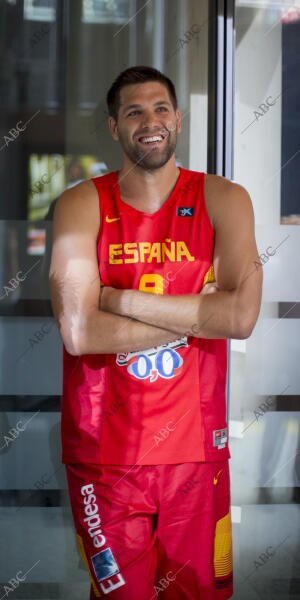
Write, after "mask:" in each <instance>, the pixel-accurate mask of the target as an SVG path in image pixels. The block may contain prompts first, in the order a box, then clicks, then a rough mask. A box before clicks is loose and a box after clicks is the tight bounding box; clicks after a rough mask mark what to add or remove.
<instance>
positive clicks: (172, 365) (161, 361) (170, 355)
mask: <svg viewBox="0 0 300 600" xmlns="http://www.w3.org/2000/svg"><path fill="white" fill-rule="evenodd" d="M182 363H183V359H182V357H181V356H180V354H178V352H176V350H173V349H172V348H164V349H163V350H160V351H159V352H157V353H156V354H153V355H152V356H148V355H147V354H139V355H138V356H137V357H136V359H135V360H134V361H133V362H131V363H130V365H129V366H128V368H127V370H128V373H130V374H131V375H133V376H134V377H136V378H137V379H148V378H149V379H150V382H151V383H152V382H153V381H156V380H157V379H158V377H162V378H163V379H171V378H172V377H175V376H176V375H177V374H178V373H177V371H178V369H179V368H180V367H181V365H182Z"/></svg>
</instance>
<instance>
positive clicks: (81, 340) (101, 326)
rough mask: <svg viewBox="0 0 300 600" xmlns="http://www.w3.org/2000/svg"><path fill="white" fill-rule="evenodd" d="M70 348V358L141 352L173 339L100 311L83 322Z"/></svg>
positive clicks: (171, 334)
mask: <svg viewBox="0 0 300 600" xmlns="http://www.w3.org/2000/svg"><path fill="white" fill-rule="evenodd" d="M80 331H81V333H80V334H79V335H77V339H78V343H75V344H74V348H75V350H74V352H72V353H74V354H114V353H117V352H130V351H136V350H145V349H147V348H152V347H153V346H158V345H161V344H166V343H168V342H172V341H173V340H175V339H177V338H178V337H179V336H177V335H176V334H175V333H174V332H173V331H167V330H166V329H164V328H159V327H156V326H152V325H148V324H145V323H141V322H139V321H137V320H134V319H132V318H127V317H124V316H119V315H114V314H111V313H109V312H105V311H102V310H98V311H96V310H95V311H94V312H92V313H91V314H90V315H89V317H88V318H87V319H86V322H85V324H84V326H83V327H81V328H80Z"/></svg>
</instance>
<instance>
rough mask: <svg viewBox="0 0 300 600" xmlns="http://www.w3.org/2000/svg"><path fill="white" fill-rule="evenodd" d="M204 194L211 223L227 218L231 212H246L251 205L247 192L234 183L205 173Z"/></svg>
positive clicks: (219, 176)
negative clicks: (219, 218) (220, 218)
mask: <svg viewBox="0 0 300 600" xmlns="http://www.w3.org/2000/svg"><path fill="white" fill-rule="evenodd" d="M204 194H205V203H206V208H207V211H208V214H209V217H210V219H211V221H212V223H215V222H216V220H217V219H218V217H222V218H223V217H226V215H227V216H228V218H229V214H230V213H231V211H235V210H236V209H237V210H238V211H243V210H244V209H245V210H246V209H247V207H248V206H249V205H251V199H250V196H249V194H248V192H247V190H246V189H245V188H244V187H243V186H242V185H241V184H239V183H237V182H236V181H233V180H231V179H227V178H226V177H222V176H221V175H214V174H211V173H205V180H204Z"/></svg>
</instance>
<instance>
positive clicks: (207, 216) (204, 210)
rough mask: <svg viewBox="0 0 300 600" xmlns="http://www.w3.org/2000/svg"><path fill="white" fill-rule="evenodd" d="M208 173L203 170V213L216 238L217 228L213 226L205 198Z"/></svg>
mask: <svg viewBox="0 0 300 600" xmlns="http://www.w3.org/2000/svg"><path fill="white" fill-rule="evenodd" d="M206 175H207V173H206V172H204V171H203V172H202V180H201V186H202V198H203V214H204V215H205V219H206V221H207V222H208V224H209V227H210V230H211V233H212V235H213V238H214V237H215V228H214V226H213V224H212V222H211V218H210V216H209V214H208V210H207V206H206V199H205V185H204V183H205V176H206Z"/></svg>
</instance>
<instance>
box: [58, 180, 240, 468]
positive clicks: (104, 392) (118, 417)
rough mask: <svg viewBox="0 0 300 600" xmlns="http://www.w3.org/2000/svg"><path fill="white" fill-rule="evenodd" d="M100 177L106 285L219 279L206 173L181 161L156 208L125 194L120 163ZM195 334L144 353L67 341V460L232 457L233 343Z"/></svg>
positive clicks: (197, 286)
mask: <svg viewBox="0 0 300 600" xmlns="http://www.w3.org/2000/svg"><path fill="white" fill-rule="evenodd" d="M93 182H94V184H95V186H96V188H97V190H98V195H99V209H100V229H99V234H98V238H97V253H98V263H99V274H100V278H101V280H102V281H103V283H104V284H105V285H109V286H112V287H115V288H118V289H135V290H142V291H144V292H145V291H146V292H149V293H156V294H198V293H199V292H200V290H201V288H202V287H203V285H204V283H205V282H206V281H209V280H212V276H213V268H212V256H213V246H214V230H213V228H212V225H211V222H210V220H209V217H208V213H207V210H206V206H205V200H204V173H197V172H194V171H189V170H186V169H182V168H180V175H179V177H178V180H177V182H176V185H175V187H174V189H173V191H172V192H171V194H170V196H169V197H168V198H167V200H166V201H165V202H164V204H163V205H162V206H161V208H160V209H159V210H157V211H156V212H155V213H153V214H148V213H144V212H142V211H139V210H137V209H135V208H133V207H132V206H130V205H129V204H127V203H126V202H124V201H123V200H122V199H121V198H120V189H119V185H118V172H117V171H114V172H111V173H109V174H107V175H104V176H102V177H97V178H94V179H93ZM178 320H180V314H178ZM125 328H126V324H125V325H124V334H125V335H126V329H125ZM195 328H196V324H195ZM194 331H195V332H196V329H195V330H194ZM191 333H192V331H190V332H187V334H186V335H182V336H181V337H179V338H178V339H177V340H176V341H173V342H171V343H168V344H163V345H161V346H156V347H154V348H145V349H144V350H140V351H137V352H135V351H132V352H130V351H128V352H122V353H117V354H85V355H82V356H72V355H70V354H69V353H68V352H67V351H66V349H65V348H64V373H63V404H62V442H63V462H65V463H72V462H73V463H80V462H83V463H84V462H86V463H100V464H117V465H118V464H119V465H122V464H127V465H134V464H138V465H151V464H152V465H153V464H172V463H173V464H174V463H182V462H194V461H215V460H224V459H227V458H229V457H230V453H229V449H228V439H227V437H228V436H227V423H226V397H225V390H226V372H227V341H226V340H224V339H219V340H208V339H198V338H195V337H193V336H192V335H191Z"/></svg>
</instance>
